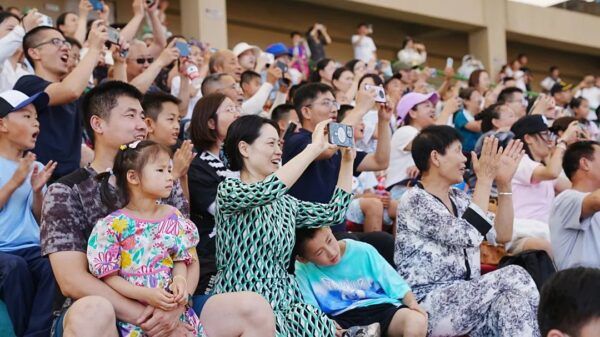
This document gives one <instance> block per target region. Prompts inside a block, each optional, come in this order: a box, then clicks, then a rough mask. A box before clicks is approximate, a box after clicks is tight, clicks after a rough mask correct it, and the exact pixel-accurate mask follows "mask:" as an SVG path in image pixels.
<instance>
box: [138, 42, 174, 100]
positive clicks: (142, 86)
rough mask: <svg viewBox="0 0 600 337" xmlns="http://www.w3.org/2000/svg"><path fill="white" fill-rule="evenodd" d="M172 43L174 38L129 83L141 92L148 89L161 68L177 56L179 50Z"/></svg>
mask: <svg viewBox="0 0 600 337" xmlns="http://www.w3.org/2000/svg"><path fill="white" fill-rule="evenodd" d="M174 45H175V40H173V41H171V43H170V44H169V46H168V47H167V48H165V50H163V52H162V53H160V56H159V57H158V58H157V59H156V61H154V62H152V64H151V65H150V66H149V67H148V68H147V69H146V70H144V72H143V73H141V74H139V75H138V76H136V77H135V78H134V79H133V80H131V82H130V84H131V85H133V86H134V87H136V88H138V90H139V91H141V92H142V93H145V92H146V91H148V89H149V88H150V86H151V85H152V83H154V80H155V79H156V76H158V74H159V73H160V71H161V70H162V68H164V67H166V66H168V65H169V64H171V62H173V61H175V60H176V59H177V58H178V57H179V50H178V49H177V48H175V47H174Z"/></svg>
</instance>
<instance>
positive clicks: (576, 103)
mask: <svg viewBox="0 0 600 337" xmlns="http://www.w3.org/2000/svg"><path fill="white" fill-rule="evenodd" d="M584 100H585V101H587V99H586V98H585V97H581V96H580V97H574V98H573V99H572V100H571V102H569V108H571V109H577V108H579V106H580V105H581V103H583V101H584Z"/></svg>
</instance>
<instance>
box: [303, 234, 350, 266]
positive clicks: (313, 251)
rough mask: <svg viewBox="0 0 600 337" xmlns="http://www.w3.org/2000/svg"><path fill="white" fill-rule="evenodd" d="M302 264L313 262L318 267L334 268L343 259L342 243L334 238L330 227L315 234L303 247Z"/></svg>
mask: <svg viewBox="0 0 600 337" xmlns="http://www.w3.org/2000/svg"><path fill="white" fill-rule="evenodd" d="M301 255H302V256H301V257H299V258H298V260H299V261H300V262H305V263H306V262H312V263H314V264H316V265H317V266H333V265H335V264H338V263H339V262H340V260H341V258H342V252H341V248H340V243H339V242H338V240H337V239H336V238H335V237H334V236H333V233H332V232H331V229H330V228H329V227H323V228H320V229H318V230H317V231H316V232H315V235H314V237H313V238H311V239H307V240H306V241H305V242H304V243H303V245H302V254H301Z"/></svg>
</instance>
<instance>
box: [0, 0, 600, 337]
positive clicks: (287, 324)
mask: <svg viewBox="0 0 600 337" xmlns="http://www.w3.org/2000/svg"><path fill="white" fill-rule="evenodd" d="M167 5H168V3H161V2H160V1H158V0H157V1H143V0H134V1H132V8H133V13H134V14H133V17H132V18H131V19H130V20H129V21H128V22H125V23H115V22H110V21H109V17H110V15H109V14H110V10H111V8H110V7H109V5H108V4H106V3H104V2H103V1H89V0H81V1H80V3H79V10H78V12H77V13H73V12H66V13H63V14H61V15H60V16H59V17H58V19H57V20H56V22H51V20H49V19H50V18H49V17H47V16H46V15H44V14H42V13H40V12H39V11H38V10H36V9H31V10H28V11H27V12H21V10H20V9H19V8H16V7H10V8H2V11H0V299H1V300H2V301H3V302H4V304H5V305H6V308H7V312H8V316H9V317H10V321H11V323H12V330H14V334H15V335H16V336H19V337H20V336H53V337H54V336H63V335H64V336H79V335H82V331H85V335H86V336H98V337H100V336H132V337H133V336H210V337H214V336H372V337H375V336H426V335H427V336H464V335H469V336H544V337H546V336H553V337H554V336H572V337H575V336H582V337H583V336H594V335H595V334H596V333H597V331H598V329H600V325H599V324H600V323H599V322H600V294H599V293H598V287H597V285H598V284H599V281H600V275H599V273H600V272H599V271H598V268H600V213H598V212H600V143H599V142H598V141H599V137H600V129H599V123H600V119H599V118H598V116H599V115H600V74H589V75H587V76H585V77H584V78H583V79H582V80H581V81H580V82H579V83H566V82H564V81H563V80H562V79H561V75H560V69H559V68H558V67H556V66H552V67H550V69H549V71H548V76H547V77H546V78H544V79H543V80H542V81H541V82H540V87H541V88H542V92H535V91H534V90H533V89H532V81H533V77H532V72H531V69H530V68H529V64H530V62H535V60H530V59H529V58H528V56H527V55H526V54H519V55H518V56H517V57H516V58H515V59H514V60H510V61H509V62H508V63H507V64H506V65H504V66H503V67H502V69H501V71H500V72H499V73H491V72H489V70H486V69H485V68H484V66H483V64H482V62H481V61H479V60H477V59H476V57H474V56H473V55H465V56H464V57H463V58H462V59H461V60H456V62H457V63H458V62H459V61H460V64H456V66H455V64H454V61H455V60H452V59H451V58H448V60H447V62H446V66H445V68H444V69H439V70H438V69H434V68H430V67H428V58H427V46H425V45H424V44H423V43H420V41H418V40H417V39H413V38H412V37H409V36H406V37H405V38H404V42H403V44H402V46H399V51H398V53H397V58H396V59H393V60H385V59H382V58H381V57H379V56H378V53H377V44H376V41H375V40H374V38H373V32H374V29H375V28H376V27H373V25H371V24H368V23H359V24H358V25H357V26H356V34H354V35H352V36H351V37H349V40H348V43H351V44H352V47H353V54H354V55H353V58H351V59H349V60H335V59H331V58H328V57H327V45H328V44H330V43H331V37H330V36H329V34H328V32H327V27H326V25H324V24H322V23H315V24H314V25H312V26H311V27H309V29H308V30H307V31H306V32H300V31H294V32H291V33H290V40H289V41H280V42H274V43H272V44H270V45H268V46H267V47H266V48H264V49H261V48H260V47H258V46H256V45H253V44H252V41H245V42H240V43H237V44H236V45H235V46H233V48H232V49H215V48H213V47H211V46H210V45H209V44H207V43H204V42H202V41H198V40H196V39H194V38H193V37H187V36H181V35H175V34H172V33H170V31H169V27H168V25H167V24H166V15H165V11H166V9H167ZM144 27H145V28H144ZM140 31H144V32H145V33H143V34H140V33H139V32H140ZM148 31H150V33H148ZM338 123H339V124H338ZM340 132H341V135H340ZM347 138H349V139H351V141H350V146H349V147H348V146H345V145H344V139H347ZM332 142H333V143H336V142H337V144H338V145H335V144H332ZM484 249H485V250H486V251H487V250H493V251H495V252H499V254H501V255H502V256H504V255H506V257H509V258H512V260H511V261H513V262H510V263H507V264H503V263H500V265H499V266H498V261H495V262H492V263H490V262H489V261H488V260H485V261H484V260H482V257H483V256H484V255H482V250H484ZM517 260H518V261H521V262H514V261H517ZM541 269H544V270H546V271H547V273H546V274H545V276H541V275H540V273H539V272H538V271H539V270H541ZM0 321H2V320H1V317H0ZM115 326H116V328H112V327H115Z"/></svg>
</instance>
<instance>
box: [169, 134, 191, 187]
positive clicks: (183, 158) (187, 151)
mask: <svg viewBox="0 0 600 337" xmlns="http://www.w3.org/2000/svg"><path fill="white" fill-rule="evenodd" d="M193 148H194V145H193V144H192V142H191V141H190V140H185V141H184V142H183V143H182V144H181V147H180V148H179V149H177V151H175V154H174V155H173V179H179V178H181V177H183V176H184V175H186V174H187V172H188V169H189V168H190V164H191V163H192V160H193V159H194V157H195V156H196V154H195V153H194V152H193V151H192V149H193Z"/></svg>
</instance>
